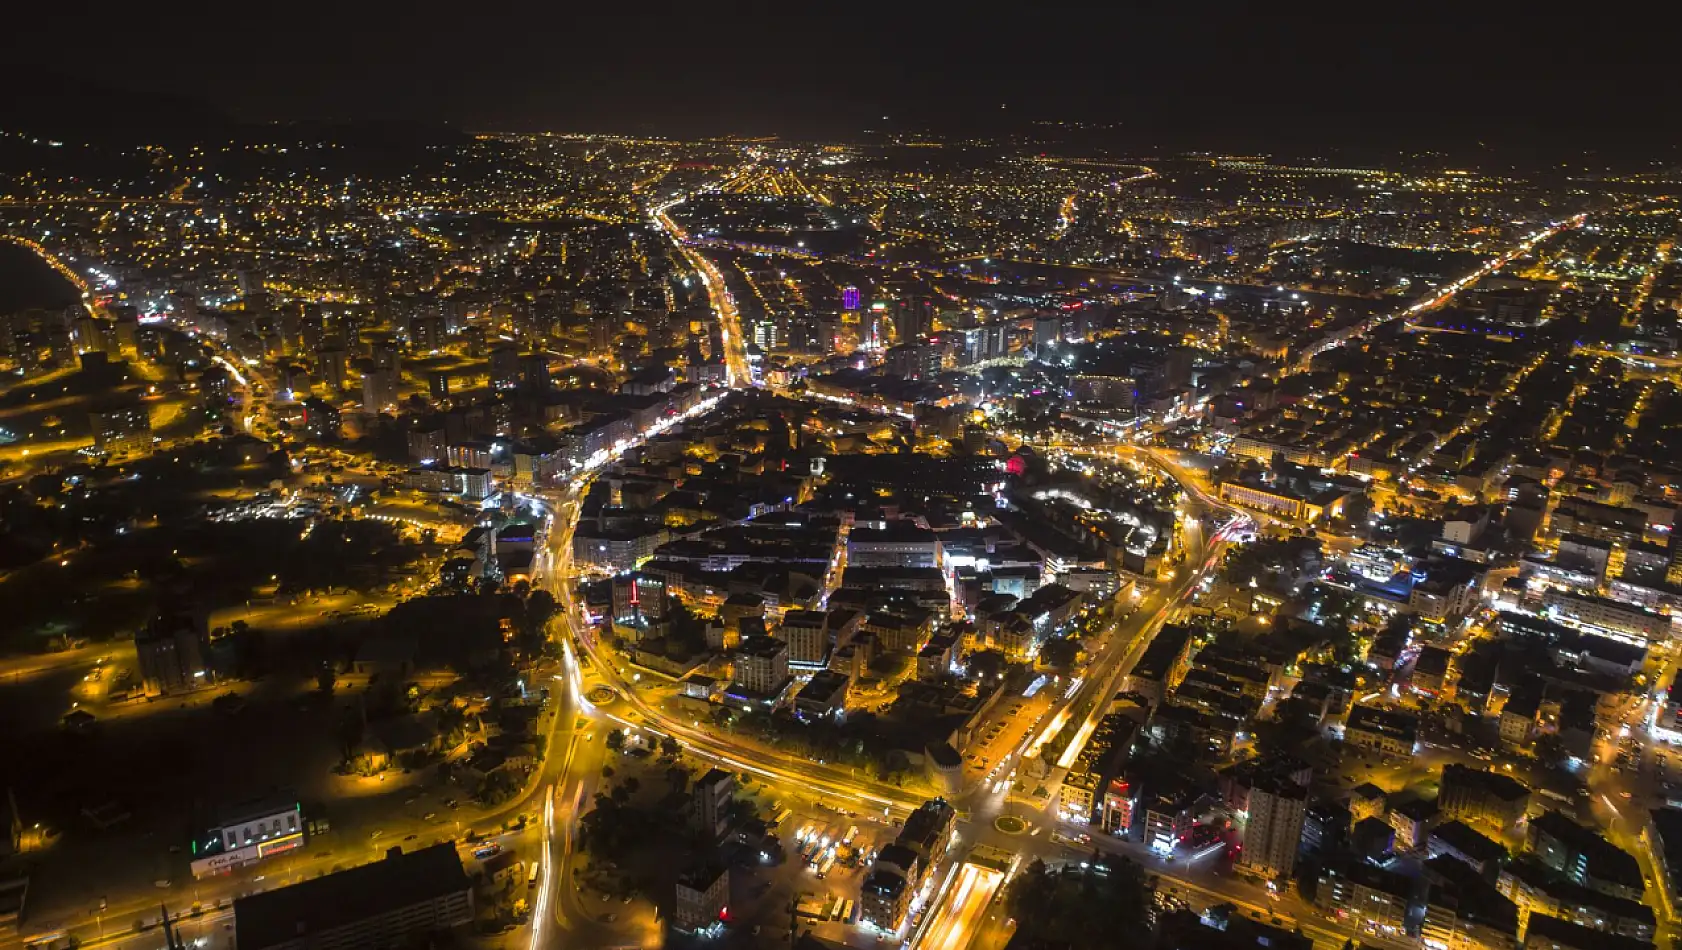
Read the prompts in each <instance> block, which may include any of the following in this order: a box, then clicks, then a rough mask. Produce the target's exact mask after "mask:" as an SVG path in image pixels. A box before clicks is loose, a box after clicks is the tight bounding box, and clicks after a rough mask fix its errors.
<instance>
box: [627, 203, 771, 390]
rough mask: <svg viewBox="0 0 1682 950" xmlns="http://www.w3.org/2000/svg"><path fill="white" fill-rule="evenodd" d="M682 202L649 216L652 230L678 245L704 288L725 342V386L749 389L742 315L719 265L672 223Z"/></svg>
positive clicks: (661, 208)
mask: <svg viewBox="0 0 1682 950" xmlns="http://www.w3.org/2000/svg"><path fill="white" fill-rule="evenodd" d="M682 202H683V199H681V198H680V199H677V200H675V201H670V202H667V203H666V204H663V205H660V206H659V207H657V208H654V209H653V210H652V211H651V212H650V213H649V216H650V217H651V218H652V219H653V221H654V224H655V226H656V227H658V228H659V229H660V230H662V231H664V232H665V233H666V235H667V236H668V237H670V238H671V239H672V243H674V244H676V245H677V249H678V251H680V252H681V253H682V254H683V256H684V257H685V258H687V259H688V260H689V263H690V266H692V267H694V268H695V271H696V273H698V274H700V275H701V283H703V284H704V285H706V288H707V296H708V298H709V299H711V301H712V307H713V312H714V313H716V314H717V315H718V323H719V334H720V336H721V338H722V339H723V341H724V366H725V370H726V371H727V373H728V374H729V377H728V380H727V383H726V385H728V386H730V387H732V388H735V387H738V386H750V385H752V384H753V373H752V371H751V370H750V369H749V368H748V357H747V340H746V338H745V337H744V336H743V335H742V315H741V313H740V311H738V310H737V309H736V300H735V298H734V297H733V296H731V294H730V288H729V287H727V286H726V285H725V283H724V275H723V274H722V273H721V272H720V271H719V269H718V265H716V264H714V263H713V262H712V261H711V260H710V259H709V258H708V257H707V256H706V255H705V254H702V253H701V252H700V251H698V250H696V249H695V248H694V247H691V246H690V244H689V237H688V235H687V234H686V233H685V232H684V230H683V228H681V227H679V226H678V224H677V222H675V221H673V220H672V217H671V210H672V209H673V208H675V207H677V206H678V205H679V204H682ZM714 355H715V356H716V355H717V354H714Z"/></svg>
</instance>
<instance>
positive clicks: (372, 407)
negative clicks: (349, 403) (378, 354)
mask: <svg viewBox="0 0 1682 950" xmlns="http://www.w3.org/2000/svg"><path fill="white" fill-rule="evenodd" d="M362 411H364V412H370V413H380V412H396V411H397V371H396V370H394V369H375V370H371V371H369V373H368V375H366V376H364V377H362Z"/></svg>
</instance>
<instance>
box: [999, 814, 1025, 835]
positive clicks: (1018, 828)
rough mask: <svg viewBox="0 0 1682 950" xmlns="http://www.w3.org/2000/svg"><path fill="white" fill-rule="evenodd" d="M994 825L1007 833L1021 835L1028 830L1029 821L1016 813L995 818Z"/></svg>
mask: <svg viewBox="0 0 1682 950" xmlns="http://www.w3.org/2000/svg"><path fill="white" fill-rule="evenodd" d="M993 827H994V828H996V829H998V830H999V831H1001V832H1003V833H1005V834H1007V835H1019V834H1021V833H1022V832H1024V831H1027V830H1028V823H1027V822H1025V821H1023V820H1022V819H1020V818H1018V817H1016V816H1015V815H1000V816H999V817H997V818H995V819H993Z"/></svg>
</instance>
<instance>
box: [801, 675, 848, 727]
mask: <svg viewBox="0 0 1682 950" xmlns="http://www.w3.org/2000/svg"><path fill="white" fill-rule="evenodd" d="M851 682H852V680H851V678H850V677H848V676H847V674H845V673H837V672H836V671H834V670H819V671H817V672H816V673H813V674H812V678H811V680H809V681H808V682H807V683H806V685H805V686H802V687H800V692H798V693H795V694H794V715H795V716H796V717H797V718H799V719H803V720H805V721H807V722H817V721H819V720H839V719H840V718H841V717H842V716H844V715H845V714H846V711H847V687H848V684H849V683H851Z"/></svg>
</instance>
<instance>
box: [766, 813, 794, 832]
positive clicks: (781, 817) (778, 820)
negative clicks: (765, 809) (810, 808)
mask: <svg viewBox="0 0 1682 950" xmlns="http://www.w3.org/2000/svg"><path fill="white" fill-rule="evenodd" d="M792 814H794V810H793V809H792V808H785V809H783V810H782V811H780V812H777V817H775V818H773V819H771V825H772V827H777V828H780V827H782V824H783V822H784V821H787V820H788V816H790V815H792Z"/></svg>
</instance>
